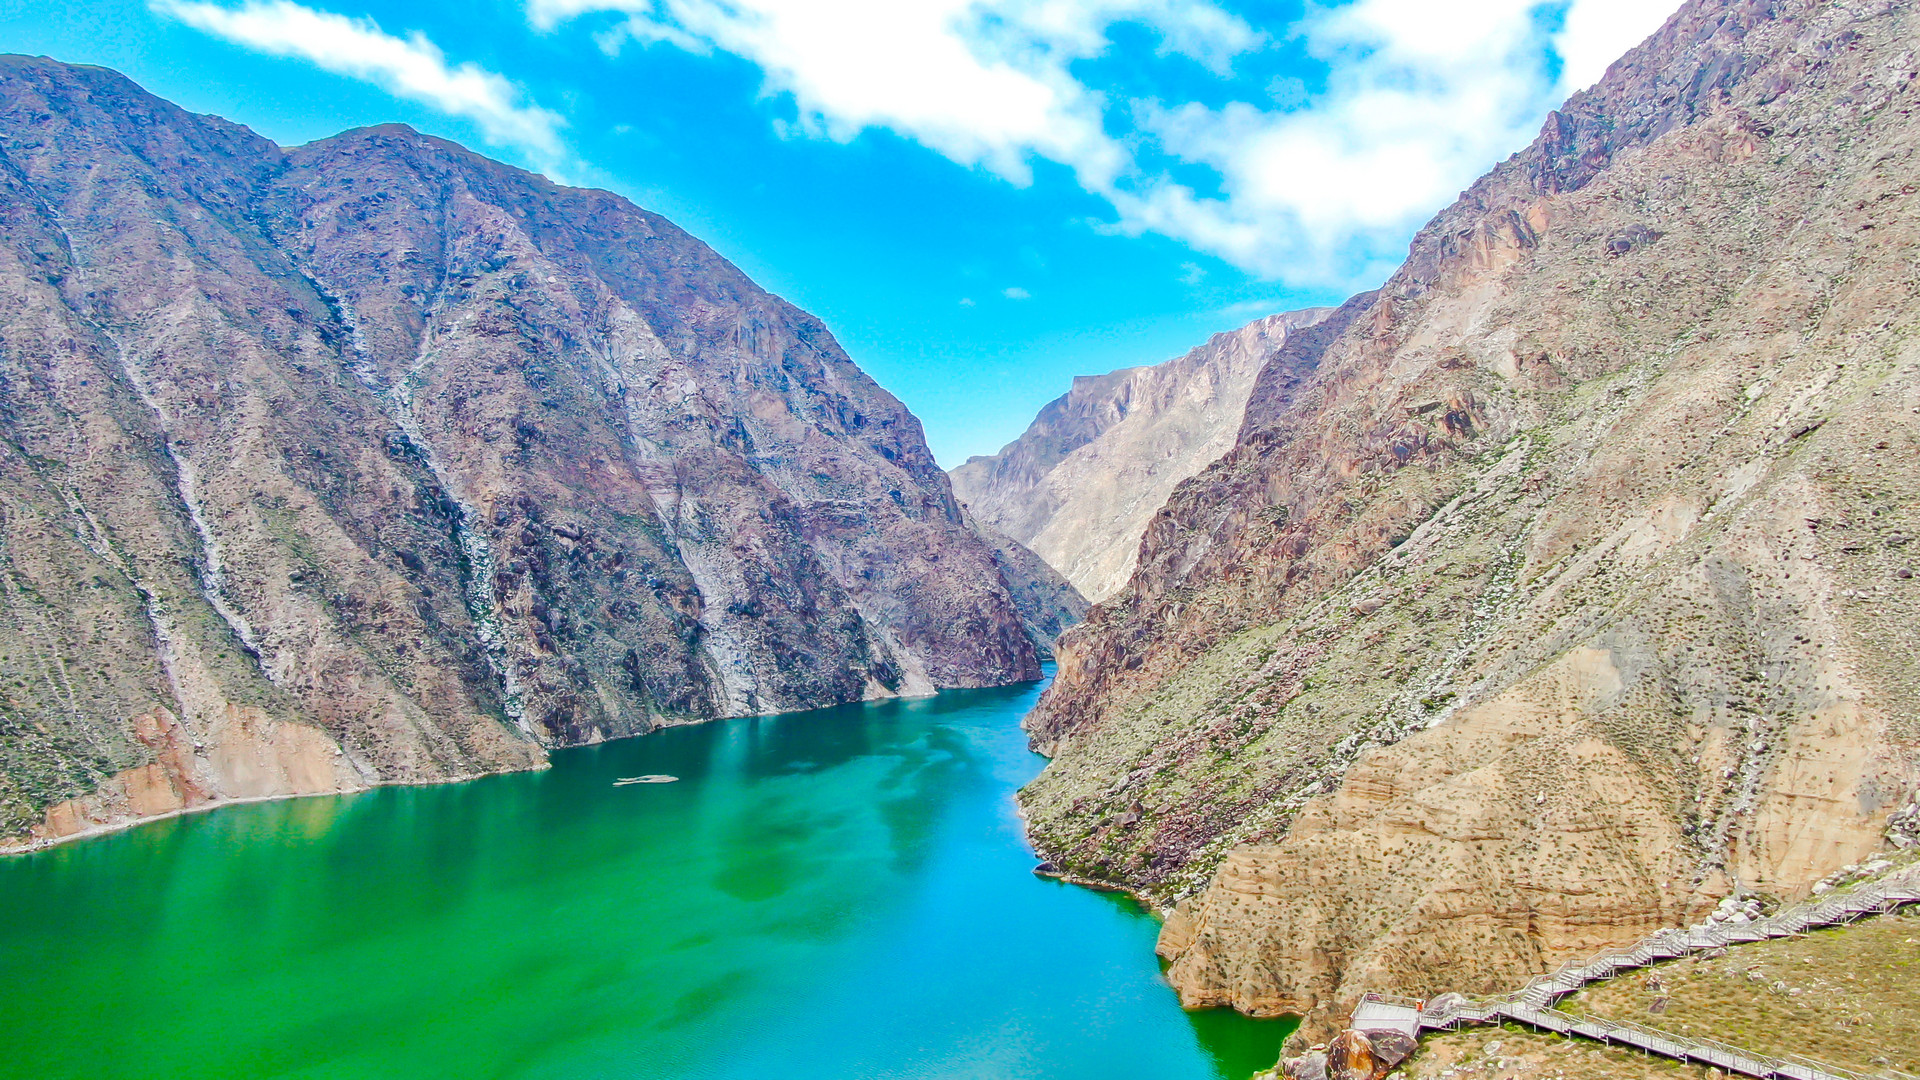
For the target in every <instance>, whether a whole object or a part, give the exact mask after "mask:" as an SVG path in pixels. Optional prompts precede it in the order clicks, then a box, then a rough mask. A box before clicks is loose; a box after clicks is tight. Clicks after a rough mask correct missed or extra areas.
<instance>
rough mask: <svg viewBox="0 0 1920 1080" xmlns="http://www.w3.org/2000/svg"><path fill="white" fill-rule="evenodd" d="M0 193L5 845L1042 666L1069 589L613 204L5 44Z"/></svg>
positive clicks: (466, 158) (421, 143) (731, 275)
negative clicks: (1036, 639)
mask: <svg viewBox="0 0 1920 1080" xmlns="http://www.w3.org/2000/svg"><path fill="white" fill-rule="evenodd" d="M0 187H3V188H4V193H3V194H0V521H4V530H0V838H3V839H0V844H19V843H22V842H26V841H27V840H29V839H32V838H39V837H47V836H58V835H64V834H70V833H73V832H77V831H84V830H86V829H89V828H93V827H97V826H100V825H104V824H110V823H113V822H116V821H123V820H127V819H133V818H140V817H146V816H152V815H155V814H163V813H168V812H171V811H174V810H178V809H182V808H190V807H193V806H199V805H207V804H210V803H214V802H219V801H223V800H230V799H237V798H249V797H265V796H275V795H285V794H297V793H303V792H316V791H331V790H342V789H352V788H357V787H363V786H366V785H370V784H377V783H386V782H401V781H425V780H439V779H448V778H454V777H461V776H468V775H473V774H477V773H483V772H487V771H493V770H500V769H519V768H528V767H533V766H537V765H539V764H540V763H541V761H542V760H543V757H544V749H543V748H545V747H550V746H557V745H564V744H569V743H579V742H589V741H594V740H599V739H603V738H609V737H614V736H621V735H630V734H635V733H639V732H644V731H647V730H649V729H651V728H653V727H655V726H657V725H661V724H669V723H679V722H685V721H693V720H702V719H707V718H711V717H721V716H736V715H742V714H751V713H763V712H772V711H780V710H788V709H799V708H806V707H811V706H818V705H825V704H829V703H834V702H842V701H850V700H859V699H861V698H870V697H877V696H885V695H890V694H913V693H925V692H929V691H931V690H933V689H934V688H937V687H950V686H980V685H990V684H999V683H1006V682H1012V681H1017V680H1024V679H1032V678H1035V677H1037V675H1038V674H1039V668H1038V656H1037V652H1036V648H1035V645H1034V643H1033V642H1032V641H1031V640H1029V637H1028V635H1027V634H1026V633H1025V632H1024V631H1023V623H1031V624H1036V625H1039V624H1047V623H1048V622H1049V620H1051V621H1052V623H1053V624H1054V625H1057V624H1058V622H1059V616H1060V612H1059V611H1058V609H1057V607H1055V606H1054V601H1055V595H1056V592H1057V589H1058V588H1059V587H1060V584H1061V583H1060V582H1059V581H1058V580H1057V579H1052V580H1051V581H1050V583H1045V584H1042V583H1036V582H1035V581H1033V580H1031V579H1030V575H1031V574H1033V573H1035V572H1036V571H1035V570H1034V568H1033V566H1031V565H1016V563H1015V562H1014V561H1011V560H1009V559H1007V558H1004V557H1002V556H999V555H997V554H996V552H995V551H994V549H993V548H992V547H991V546H990V545H989V544H988V543H986V542H984V541H983V540H982V539H981V538H980V537H979V536H976V535H975V534H974V533H973V532H972V531H971V530H970V529H969V527H968V526H967V524H966V523H965V520H964V517H963V512H962V510H961V507H960V504H959V503H958V502H957V501H956V500H955V499H954V498H953V496H952V493H951V490H950V487H949V485H948V482H947V479H946V477H945V475H944V474H943V473H942V472H941V471H940V470H939V468H938V467H937V466H936V465H935V464H934V462H933V459H932V457H931V455H930V454H929V453H928V451H927V449H926V446H925V443H924V441H923V439H922V435H921V430H920V426H919V424H918V422H917V421H916V420H915V419H914V418H913V417H912V415H910V414H909V413H908V412H907V411H906V409H905V408H903V407H902V406H901V405H900V403H899V402H898V401H896V400H895V399H894V398H893V397H892V396H890V395H889V394H887V393H886V392H885V391H883V390H881V389H880V388H879V387H878V386H876V385H875V384H874V383H873V382H872V381H871V380H870V379H868V378H867V377H866V376H865V375H864V374H863V373H861V372H860V370H859V369H858V368H856V367H855V366H854V365H853V364H852V362H851V361H849V360H848V359H847V357H846V356H845V354H844V353H842V352H841V350H840V348H839V346H838V345H837V344H835V342H834V340H833V338H832V335H830V334H829V333H828V332H827V330H826V328H825V327H824V326H822V325H821V324H820V322H819V321H818V320H816V319H814V318H813V317H811V316H809V315H807V314H806V313H805V312H802V311H799V310H797V309H795V308H794V307H792V306H791V305H789V304H787V303H785V302H783V301H781V300H780V299H779V298H777V297H774V296H771V295H769V294H767V293H766V292H764V291H762V290H761V289H759V288H758V287H756V286H755V285H754V284H753V283H752V282H751V281H749V280H747V279H746V277H745V276H743V275H742V274H741V273H740V272H739V271H738V270H737V269H735V268H734V267H733V266H732V265H730V264H728V263H727V262H726V261H725V260H724V259H722V258H720V257H719V256H718V255H716V254H715V253H714V252H713V251H712V250H710V249H709V248H707V247H706V246H705V245H704V244H701V243H700V242H699V241H697V240H695V239H693V238H692V237H690V236H688V235H686V234H685V233H683V232H681V231H680V230H679V229H677V228H675V227H674V226H673V225H672V224H670V223H669V222H667V221H665V220H664V219H662V218H660V217H658V216H656V215H653V214H650V213H647V212H646V211H644V210H641V209H639V208H637V207H635V206H633V205H632V204H630V203H628V202H626V201H625V200H623V199H620V198H618V197H616V196H613V195H610V194H607V193H605V192H600V191H587V190H579V189H572V188H563V187H558V186H556V185H554V184H551V183H549V182H547V181H546V180H545V179H543V178H541V177H538V176H535V175H531V174H528V173H525V172H521V171H519V170H517V169H512V168H509V167H506V166H504V165H501V164H498V163H496V162H492V161H488V160H486V159H483V158H481V157H478V156H476V155H474V154H471V153H468V152H467V151H465V150H463V149H461V148H460V147H458V146H455V145H452V144H450V143H447V142H444V141H441V140H438V139H433V138H429V137H426V136H423V135H420V134H418V133H416V132H414V131H412V130H410V129H407V128H404V127H379V128H371V129H365V130H358V131H350V132H347V133H345V134H342V135H339V136H337V137H334V138H331V139H326V140H323V141H321V142H317V143H313V144H311V145H307V146H302V147H297V148H293V149H284V148H282V147H279V146H276V145H274V144H272V143H270V142H268V141H266V140H264V139H262V138H260V137H258V136H256V135H254V134H253V133H252V132H249V131H247V130H246V129H245V128H241V127H238V126H236V125H233V124H230V123H227V122H225V121H222V120H219V119H217V118H213V117H205V116H195V115H190V114H188V113H185V112H183V111H181V110H180V109H178V108H175V107H173V106H171V105H169V104H167V103H165V102H163V101H160V100H158V99H156V98H154V97H152V96H150V95H148V94H146V93H144V92H143V91H141V90H140V89H139V88H138V87H136V86H134V85H133V84H132V83H130V82H128V81H127V80H126V79H125V78H123V77H121V76H119V75H116V74H114V73H113V72H109V71H105V70H101V69H97V68H83V67H70V66H66V65H62V64H58V63H55V62H51V61H47V60H38V59H28V58H22V57H8V58H4V59H0ZM1023 575H1029V576H1027V577H1023ZM1050 590H1052V591H1050ZM1023 605H1024V606H1025V607H1026V608H1027V610H1026V611H1022V610H1021V607H1022V606H1023Z"/></svg>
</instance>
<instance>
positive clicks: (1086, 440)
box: [951, 308, 1331, 600]
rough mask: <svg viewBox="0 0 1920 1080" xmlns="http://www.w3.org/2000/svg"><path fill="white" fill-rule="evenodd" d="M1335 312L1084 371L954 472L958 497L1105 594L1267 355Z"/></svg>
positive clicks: (1219, 436)
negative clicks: (1005, 438)
mask: <svg viewBox="0 0 1920 1080" xmlns="http://www.w3.org/2000/svg"><path fill="white" fill-rule="evenodd" d="M1330 310H1331V309H1328V308H1309V309H1307V310H1304V311H1290V312H1287V313H1285V314H1281V315H1269V316H1267V317H1266V318H1264V319H1257V320H1255V321H1254V322H1251V323H1249V324H1247V325H1246V326H1244V327H1241V328H1240V329H1239V330H1236V331H1233V332H1232V333H1227V334H1215V335H1214V336H1213V339H1212V340H1210V341H1208V342H1207V343H1206V344H1205V345H1202V346H1200V347H1199V348H1197V349H1194V350H1193V351H1192V352H1189V353H1187V354H1186V355H1185V356H1182V357H1178V358H1175V359H1173V360H1168V361H1166V362H1165V363H1162V364H1155V365H1152V366H1151V367H1136V368H1123V369H1122V370H1120V371H1115V372H1110V373H1108V374H1106V375H1092V376H1082V377H1080V378H1077V379H1075V380H1073V389H1071V390H1069V391H1067V393H1065V394H1063V395H1061V396H1060V397H1058V398H1056V399H1054V400H1053V401H1052V402H1050V403H1048V405H1047V407H1046V408H1044V409H1042V410H1040V414H1039V415H1038V416H1036V417H1034V420H1033V423H1032V424H1031V425H1030V426H1029V427H1028V428H1027V430H1026V431H1025V433H1023V434H1022V435H1021V436H1020V437H1019V438H1018V439H1015V440H1014V441H1013V442H1011V443H1008V444H1007V445H1006V447H1005V448H1004V449H1002V450H1001V451H1000V452H999V453H998V454H994V455H993V456H991V457H973V458H969V459H968V460H967V462H966V463H965V464H963V465H961V466H960V467H958V468H956V469H954V470H953V472H952V474H951V475H952V477H953V490H954V494H955V495H957V496H958V497H959V498H960V501H961V502H963V503H966V504H967V508H968V509H969V510H970V511H971V512H972V513H973V514H974V516H976V517H978V518H979V519H981V520H982V521H985V522H986V523H988V524H990V525H992V526H993V527H994V528H996V529H999V530H1000V531H1002V532H1004V533H1006V534H1007V535H1008V536H1011V537H1012V538H1013V539H1015V540H1017V541H1019V542H1020V543H1022V544H1024V545H1026V546H1027V547H1029V548H1031V549H1033V551H1034V552H1035V553H1036V554H1038V555H1039V556H1040V557H1041V558H1043V559H1045V560H1047V562H1049V563H1051V564H1052V565H1053V566H1054V567H1056V568H1057V569H1058V570H1059V571H1060V572H1061V573H1063V574H1065V575H1066V576H1067V578H1068V579H1069V580H1071V581H1072V582H1073V584H1074V586H1075V587H1076V588H1078V589H1079V590H1080V592H1081V593H1082V594H1084V595H1085V596H1086V597H1088V598H1089V599H1092V600H1102V599H1105V598H1106V597H1108V596H1110V595H1112V594H1113V593H1114V592H1116V591H1118V590H1119V588H1120V587H1121V586H1122V585H1124V584H1126V581H1127V577H1128V575H1130V574H1132V573H1133V563H1134V556H1135V555H1136V554H1138V552H1139V549H1140V536H1141V534H1142V533H1143V532H1145V531H1146V527H1147V522H1148V520H1149V519H1151V518H1152V517H1153V514H1154V511H1156V510H1158V509H1160V507H1161V506H1162V505H1164V504H1165V503H1166V501H1167V497H1168V496H1169V495H1171V494H1173V489H1174V487H1175V486H1176V485H1178V484H1179V483H1180V481H1182V480H1185V479H1187V478H1188V477H1190V476H1192V475H1194V474H1195V473H1197V472H1199V471H1200V470H1201V469H1204V468H1206V467H1207V466H1208V465H1210V464H1212V463H1213V462H1214V461H1215V460H1217V459H1218V458H1219V457H1220V455H1221V454H1224V453H1226V452H1227V451H1228V450H1229V449H1231V448H1232V447H1233V440H1234V436H1235V435H1236V434H1237V433H1238V432H1239V430H1240V418H1241V415H1242V414H1243V413H1244V412H1245V411H1246V407H1247V396H1248V395H1249V394H1250V393H1251V392H1252V390H1253V383H1254V378H1255V377H1256V376H1257V375H1259V374H1260V369H1261V368H1262V367H1263V366H1264V365H1265V364H1266V361H1267V358H1268V357H1269V356H1271V355H1272V354H1273V353H1274V351H1275V350H1277V349H1279V348H1280V347H1281V345H1282V344H1284V343H1285V342H1286V340H1287V337H1288V335H1289V334H1291V333H1293V332H1294V331H1296V330H1299V329H1301V328H1303V327H1307V326H1312V325H1313V324H1314V323H1316V322H1318V321H1320V320H1321V319H1323V318H1325V317H1326V316H1327V315H1328V314H1329V312H1330Z"/></svg>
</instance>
